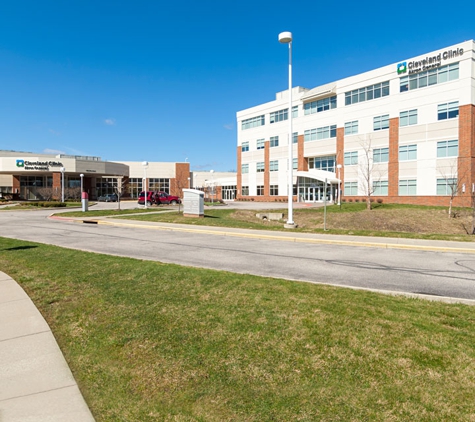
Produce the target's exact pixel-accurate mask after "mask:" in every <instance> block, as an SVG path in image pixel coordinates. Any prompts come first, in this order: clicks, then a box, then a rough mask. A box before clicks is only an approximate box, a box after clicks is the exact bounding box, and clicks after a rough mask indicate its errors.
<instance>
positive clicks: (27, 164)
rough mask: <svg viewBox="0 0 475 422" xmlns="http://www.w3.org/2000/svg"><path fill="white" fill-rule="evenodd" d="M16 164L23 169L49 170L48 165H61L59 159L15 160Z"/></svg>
mask: <svg viewBox="0 0 475 422" xmlns="http://www.w3.org/2000/svg"><path fill="white" fill-rule="evenodd" d="M16 166H17V167H18V168H21V169H23V170H42V171H50V170H51V169H50V167H63V164H62V163H60V162H59V161H26V160H16Z"/></svg>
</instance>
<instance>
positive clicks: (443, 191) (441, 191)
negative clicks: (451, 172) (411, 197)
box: [437, 178, 457, 195]
mask: <svg viewBox="0 0 475 422" xmlns="http://www.w3.org/2000/svg"><path fill="white" fill-rule="evenodd" d="M456 189H457V179H456V178H452V179H437V195H452V192H455V191H456Z"/></svg>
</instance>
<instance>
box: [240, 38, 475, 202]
mask: <svg viewBox="0 0 475 422" xmlns="http://www.w3.org/2000/svg"><path fill="white" fill-rule="evenodd" d="M474 50H475V43H474V41H473V40H470V41H466V42H463V43H460V44H457V45H454V46H451V47H447V48H443V49H440V50H437V51H434V52H431V53H428V54H424V55H421V56H419V57H414V58H408V59H405V60H402V61H399V62H396V63H394V64H391V65H388V66H385V67H382V68H379V69H375V70H371V71H369V72H365V73H362V74H359V75H356V76H351V77H348V78H345V79H341V80H339V81H336V82H332V83H329V84H326V85H323V86H319V87H316V88H313V89H306V88H302V87H294V88H293V90H292V101H293V102H292V110H291V113H292V123H293V133H292V136H291V137H290V138H291V142H292V143H293V157H294V159H293V163H292V166H293V175H294V179H293V184H294V185H293V195H294V200H303V201H320V200H323V198H324V195H325V192H326V195H327V198H329V199H331V200H333V199H335V198H336V197H337V194H338V191H339V186H340V189H341V193H342V198H343V199H348V200H358V199H359V200H363V199H364V198H365V197H366V196H367V194H368V192H370V193H371V195H372V196H373V197H374V198H375V199H376V198H381V199H382V200H383V201H384V202H396V203H412V204H439V205H446V204H447V203H448V197H450V196H452V193H456V196H455V202H454V203H455V204H458V205H466V206H468V205H470V200H471V197H472V195H473V191H474V190H475V51H474ZM288 95H289V92H288V90H287V91H283V92H279V93H277V95H276V99H275V100H274V101H271V102H268V103H265V104H261V105H258V106H255V107H252V108H249V109H246V110H243V111H240V112H238V113H237V121H238V148H237V165H238V177H237V199H253V200H256V201H259V200H261V201H269V200H271V201H272V200H286V198H287V197H288V184H289V180H288V171H287V168H288V155H289V154H288V138H289V136H288V135H289V134H288V132H289V124H288V119H289V109H288V107H289V97H288ZM325 182H326V184H325Z"/></svg>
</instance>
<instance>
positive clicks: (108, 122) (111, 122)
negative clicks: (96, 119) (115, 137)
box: [104, 119, 115, 126]
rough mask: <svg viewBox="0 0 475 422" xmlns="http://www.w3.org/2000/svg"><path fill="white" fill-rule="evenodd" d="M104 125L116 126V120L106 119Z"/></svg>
mask: <svg viewBox="0 0 475 422" xmlns="http://www.w3.org/2000/svg"><path fill="white" fill-rule="evenodd" d="M104 123H105V124H106V125H107V126H115V119H105V120H104Z"/></svg>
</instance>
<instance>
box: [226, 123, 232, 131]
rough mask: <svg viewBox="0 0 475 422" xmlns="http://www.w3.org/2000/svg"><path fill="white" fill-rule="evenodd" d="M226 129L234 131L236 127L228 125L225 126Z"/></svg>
mask: <svg viewBox="0 0 475 422" xmlns="http://www.w3.org/2000/svg"><path fill="white" fill-rule="evenodd" d="M224 128H225V129H227V130H233V129H234V125H232V124H227V125H224Z"/></svg>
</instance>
